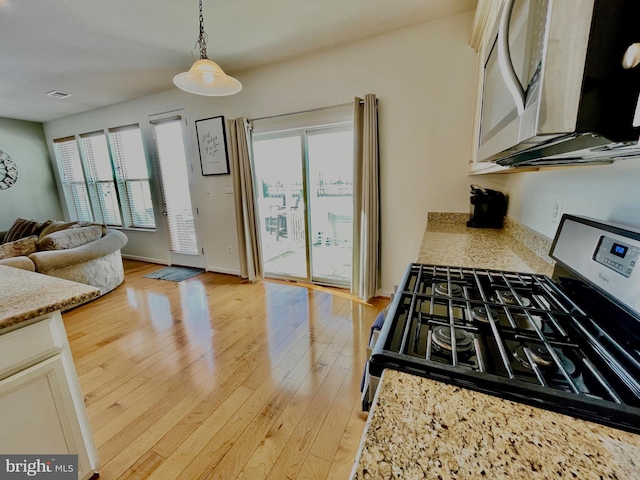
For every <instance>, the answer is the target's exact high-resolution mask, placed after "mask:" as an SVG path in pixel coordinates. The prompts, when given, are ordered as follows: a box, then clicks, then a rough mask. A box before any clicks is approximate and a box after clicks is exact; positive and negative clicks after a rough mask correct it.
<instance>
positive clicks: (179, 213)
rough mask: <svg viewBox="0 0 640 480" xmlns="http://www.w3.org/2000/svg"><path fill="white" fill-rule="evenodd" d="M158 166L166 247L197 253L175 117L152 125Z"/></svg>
mask: <svg viewBox="0 0 640 480" xmlns="http://www.w3.org/2000/svg"><path fill="white" fill-rule="evenodd" d="M151 124H152V127H153V136H154V138H155V141H156V156H157V161H158V165H159V167H160V179H161V185H162V201H163V207H164V212H163V213H164V215H165V217H166V219H167V226H168V230H169V248H170V250H171V251H173V252H176V253H184V254H189V255H197V254H198V246H197V242H196V233H195V226H194V221H193V207H192V205H191V196H190V193H189V173H188V171H187V159H186V155H185V145H184V136H183V132H182V120H181V118H180V117H179V116H178V117H172V118H168V119H162V120H157V121H152V122H151Z"/></svg>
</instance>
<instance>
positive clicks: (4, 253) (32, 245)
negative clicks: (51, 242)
mask: <svg viewBox="0 0 640 480" xmlns="http://www.w3.org/2000/svg"><path fill="white" fill-rule="evenodd" d="M37 243H38V237H37V236H36V235H31V236H29V237H26V238H21V239H19V240H15V241H13V242H8V243H3V244H2V245H0V260H2V259H4V258H13V257H22V256H27V255H31V254H32V253H34V252H35V251H36V244H37Z"/></svg>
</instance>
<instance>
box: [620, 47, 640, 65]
mask: <svg viewBox="0 0 640 480" xmlns="http://www.w3.org/2000/svg"><path fill="white" fill-rule="evenodd" d="M639 64H640V43H632V44H631V45H629V48H627V51H626V52H624V55H623V56H622V68H624V69H625V70H630V69H632V68H635V67H637V66H638V65H639Z"/></svg>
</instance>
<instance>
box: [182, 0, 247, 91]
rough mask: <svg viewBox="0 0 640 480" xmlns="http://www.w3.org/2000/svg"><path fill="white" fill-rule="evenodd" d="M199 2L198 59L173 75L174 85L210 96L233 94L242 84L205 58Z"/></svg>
mask: <svg viewBox="0 0 640 480" xmlns="http://www.w3.org/2000/svg"><path fill="white" fill-rule="evenodd" d="M198 1H199V3H200V35H199V36H198V41H197V42H196V45H197V46H198V48H199V49H200V60H196V62H195V63H194V64H193V65H192V66H191V68H190V69H189V71H188V72H183V73H179V74H178V75H176V76H175V77H173V83H175V84H176V87H178V88H180V89H182V90H184V91H185V92H189V93H195V94H196V95H208V96H211V97H224V96H226V95H233V94H234V93H238V92H239V91H240V90H242V84H241V83H240V82H239V81H238V80H236V79H235V78H233V77H230V76H229V75H227V74H226V73H224V72H223V71H222V69H221V68H220V66H219V65H218V64H217V63H216V62H213V61H211V60H209V59H208V58H207V34H206V33H205V31H204V18H203V16H202V0H198Z"/></svg>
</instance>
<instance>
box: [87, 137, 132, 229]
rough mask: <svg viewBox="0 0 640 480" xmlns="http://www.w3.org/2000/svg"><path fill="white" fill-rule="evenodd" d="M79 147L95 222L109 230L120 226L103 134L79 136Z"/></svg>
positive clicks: (120, 220)
mask: <svg viewBox="0 0 640 480" xmlns="http://www.w3.org/2000/svg"><path fill="white" fill-rule="evenodd" d="M80 147H81V152H82V160H83V163H84V171H85V174H86V180H87V186H88V189H89V196H90V197H91V204H92V205H93V212H94V214H95V219H96V221H98V222H100V223H104V224H106V225H110V226H117V227H119V226H122V219H121V217H120V206H119V204H118V191H117V189H116V185H115V181H114V178H113V169H112V166H111V158H110V156H109V148H108V146H107V138H106V136H105V134H104V132H102V131H99V132H93V133H86V134H83V135H80Z"/></svg>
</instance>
